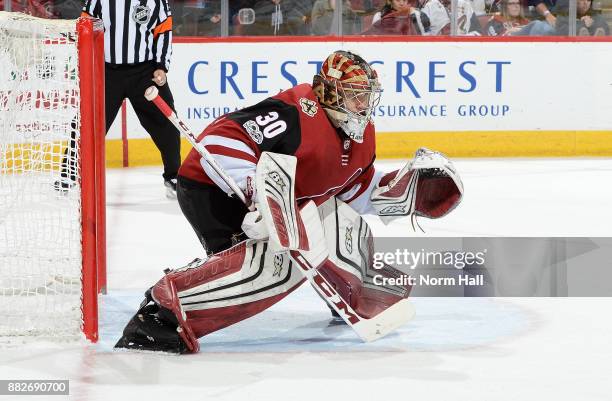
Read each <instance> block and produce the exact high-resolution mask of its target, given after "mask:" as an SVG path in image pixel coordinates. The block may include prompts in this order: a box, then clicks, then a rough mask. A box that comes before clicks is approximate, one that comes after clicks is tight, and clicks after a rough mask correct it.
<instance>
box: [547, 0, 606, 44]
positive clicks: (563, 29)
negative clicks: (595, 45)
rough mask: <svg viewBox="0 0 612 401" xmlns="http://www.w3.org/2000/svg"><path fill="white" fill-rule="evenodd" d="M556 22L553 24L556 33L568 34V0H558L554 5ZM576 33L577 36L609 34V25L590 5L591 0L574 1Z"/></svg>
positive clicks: (569, 22)
mask: <svg viewBox="0 0 612 401" xmlns="http://www.w3.org/2000/svg"><path fill="white" fill-rule="evenodd" d="M555 14H557V22H556V24H555V28H556V32H557V35H562V36H566V35H568V34H569V27H570V24H571V23H572V22H571V21H570V17H569V15H568V14H569V0H559V1H557V4H556V6H555ZM576 17H577V18H576V20H575V21H574V23H575V24H576V35H578V36H606V35H609V34H610V27H609V26H608V24H607V22H606V20H605V19H604V18H603V17H602V16H601V14H599V13H595V12H594V11H593V9H592V7H591V0H577V3H576Z"/></svg>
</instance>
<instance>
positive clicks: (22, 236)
mask: <svg viewBox="0 0 612 401" xmlns="http://www.w3.org/2000/svg"><path fill="white" fill-rule="evenodd" d="M0 55H1V56H2V60H3V63H0V81H1V82H0V315H1V316H3V318H2V319H0V344H1V343H3V342H9V343H10V342H13V340H14V339H15V338H16V337H17V338H23V339H26V338H32V337H33V338H44V339H51V340H53V339H56V338H62V339H63V338H67V337H74V338H78V337H80V336H81V334H79V332H81V333H83V334H84V336H85V337H86V338H87V339H89V340H90V341H93V342H95V341H97V340H98V293H101V292H105V291H106V227H105V220H106V213H105V203H106V200H105V149H104V141H105V132H106V127H105V111H104V110H105V105H104V29H103V25H102V22H101V21H99V20H96V19H91V18H79V19H77V20H49V19H40V18H35V17H32V16H28V15H25V14H21V13H8V12H0ZM67 166H69V167H67ZM66 171H70V173H67V172H66ZM67 177H70V181H68V178H67ZM63 184H65V185H66V186H63Z"/></svg>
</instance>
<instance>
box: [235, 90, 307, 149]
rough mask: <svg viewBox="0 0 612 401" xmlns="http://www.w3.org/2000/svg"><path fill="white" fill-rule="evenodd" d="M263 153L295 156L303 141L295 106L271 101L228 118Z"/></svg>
mask: <svg viewBox="0 0 612 401" xmlns="http://www.w3.org/2000/svg"><path fill="white" fill-rule="evenodd" d="M227 118H228V119H229V120H232V121H234V122H235V123H237V124H238V125H239V126H240V127H241V128H242V129H243V130H244V133H245V134H246V135H248V136H249V137H250V139H251V140H252V141H253V142H255V143H256V144H257V146H258V147H259V149H260V150H261V151H262V152H264V151H268V152H276V153H283V154H294V153H295V151H296V150H297V148H298V147H299V146H300V142H301V127H300V116H299V111H298V110H297V108H296V106H295V105H292V104H287V103H285V102H283V101H281V100H278V99H273V98H268V99H265V100H263V101H261V102H259V103H257V104H255V105H253V106H249V107H247V108H244V109H242V110H238V111H235V112H233V113H230V114H228V115H227Z"/></svg>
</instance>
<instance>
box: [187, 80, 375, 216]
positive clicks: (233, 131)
mask: <svg viewBox="0 0 612 401" xmlns="http://www.w3.org/2000/svg"><path fill="white" fill-rule="evenodd" d="M374 135H375V134H374V126H373V125H372V124H371V123H370V124H368V126H367V128H366V131H365V134H364V140H363V143H356V142H354V141H352V140H351V139H349V138H348V137H346V136H345V135H344V134H343V133H342V132H341V131H340V130H339V129H336V128H335V127H334V126H333V125H332V123H331V122H330V120H329V119H328V117H327V115H326V113H325V111H324V110H323V109H322V107H321V106H320V104H319V102H318V101H317V98H316V96H315V94H314V93H313V91H312V87H311V86H310V85H309V84H302V85H298V86H296V87H294V88H292V89H289V90H286V91H283V92H281V93H279V94H278V95H276V96H273V97H270V98H268V99H266V100H264V101H262V102H260V103H257V104H255V105H253V106H250V107H247V108H245V109H242V110H239V111H235V112H232V113H229V114H226V115H224V116H222V117H220V118H218V119H217V120H215V121H214V122H213V123H211V124H210V125H209V126H208V127H206V129H205V130H204V131H203V132H202V133H201V134H200V136H199V137H198V141H199V142H200V143H202V144H203V145H204V146H205V147H206V149H207V150H208V151H209V152H210V153H211V154H213V156H214V157H215V159H216V160H217V162H218V163H219V164H220V165H221V166H222V167H223V168H224V169H225V171H226V172H227V173H228V174H229V175H230V176H231V177H232V178H233V179H234V180H235V181H236V183H238V185H239V186H240V187H241V188H243V189H246V188H247V180H248V179H247V177H251V176H253V175H254V174H255V167H256V164H257V160H258V159H259V157H260V155H261V152H264V151H269V152H275V153H281V154H287V155H294V156H295V157H296V158H297V170H296V179H295V194H296V197H297V198H298V200H307V199H312V200H313V201H314V202H315V203H316V204H317V205H320V204H322V203H323V202H325V201H326V200H327V199H329V198H330V197H331V196H336V195H341V196H340V198H341V199H343V200H344V201H346V202H351V201H353V200H355V199H357V198H358V197H359V196H360V195H362V194H363V195H365V193H364V192H366V191H367V190H368V188H370V187H371V184H372V180H373V176H374V166H373V163H374V159H375V137H374ZM179 175H180V176H181V177H184V178H187V179H189V180H191V181H196V182H199V183H202V184H207V185H213V184H214V185H218V186H219V187H220V188H221V189H223V190H224V191H226V192H228V193H229V192H230V190H229V188H228V187H227V186H226V185H225V183H223V182H222V181H221V179H220V178H219V177H218V176H217V175H216V174H215V173H214V171H212V169H210V167H209V166H208V165H207V164H206V163H203V162H202V160H201V156H200V154H199V153H198V152H197V151H196V150H195V149H192V150H191V152H190V153H189V155H188V156H187V159H186V160H185V161H184V162H183V164H182V166H181V168H180V170H179ZM370 190H371V188H370ZM368 193H369V192H368ZM361 198H365V196H364V197H361ZM366 202H367V201H366ZM360 203H361V202H360ZM367 203H369V202H367ZM364 206H365V204H364ZM357 210H358V211H359V208H357Z"/></svg>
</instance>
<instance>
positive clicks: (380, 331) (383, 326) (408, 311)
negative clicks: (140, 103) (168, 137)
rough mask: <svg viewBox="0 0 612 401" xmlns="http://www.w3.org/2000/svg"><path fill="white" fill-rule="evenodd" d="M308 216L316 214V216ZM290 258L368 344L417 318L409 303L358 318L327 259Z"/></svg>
mask: <svg viewBox="0 0 612 401" xmlns="http://www.w3.org/2000/svg"><path fill="white" fill-rule="evenodd" d="M145 98H146V99H147V100H148V101H151V102H153V103H154V104H155V105H156V106H157V108H158V109H159V110H160V111H161V112H162V114H164V116H166V118H168V120H170V122H172V124H173V125H174V126H175V127H176V128H177V129H178V130H179V132H181V134H183V135H184V136H185V137H186V138H187V140H188V141H189V142H190V143H191V145H192V146H193V147H194V148H195V149H196V150H197V151H198V153H200V155H201V156H202V157H203V158H204V160H205V161H206V163H208V164H209V166H210V167H211V168H212V169H213V170H214V171H215V172H216V173H217V174H218V175H219V176H220V177H221V178H222V179H223V181H224V182H225V183H226V184H227V185H228V187H229V188H230V189H231V190H232V191H233V192H234V193H235V195H236V196H238V197H239V198H240V200H242V201H243V202H244V204H245V205H247V207H248V208H249V210H251V211H252V210H254V209H255V208H254V205H253V203H252V202H250V201H249V200H248V199H247V197H246V196H245V194H244V193H243V192H242V190H241V189H240V188H239V187H238V185H237V184H236V183H235V182H234V180H233V179H232V178H231V177H230V176H229V175H228V174H227V173H226V172H225V170H223V168H222V167H221V166H220V165H219V164H218V163H217V162H216V160H215V159H214V157H213V156H212V155H211V154H210V153H209V152H208V151H207V150H206V149H205V148H204V146H203V145H202V144H201V143H199V142H198V141H197V138H196V137H195V135H194V134H193V133H192V132H191V130H190V129H189V128H188V127H187V125H186V124H185V123H184V122H183V121H181V120H180V119H179V118H178V116H177V115H176V113H175V112H174V111H173V110H172V109H171V108H170V107H169V106H168V104H167V103H166V102H165V101H164V99H162V98H161V97H160V96H159V92H158V90H157V88H156V87H155V86H151V87H149V88H148V89H147V90H146V91H145ZM308 206H309V205H307V207H306V209H310V208H309V207H308ZM308 214H312V212H311V213H308ZM289 255H290V257H291V259H292V260H293V261H294V262H295V263H296V264H297V266H298V267H299V269H298V270H300V272H301V273H302V274H303V275H304V277H305V278H306V279H307V280H308V281H309V282H310V284H311V285H312V287H313V288H314V289H315V290H316V291H317V293H319V295H320V296H321V297H322V298H323V299H325V301H326V302H327V303H328V304H329V305H330V306H331V307H332V308H333V309H334V310H335V311H336V312H337V313H338V314H339V315H340V316H341V317H342V319H343V320H344V321H345V322H346V324H347V325H349V326H350V327H351V328H352V329H353V330H354V331H355V332H356V333H357V335H358V336H359V337H360V338H361V339H362V340H363V341H365V342H369V341H373V340H376V339H378V338H380V337H383V336H385V335H387V334H389V333H390V332H391V331H393V330H395V329H396V328H398V327H399V326H401V325H403V324H404V323H406V322H407V321H409V320H410V319H411V318H412V317H413V316H414V307H413V306H412V304H411V303H410V302H409V301H408V300H407V299H402V300H400V301H398V302H396V303H395V304H394V305H392V306H391V307H389V308H387V309H385V310H384V311H382V312H380V313H379V314H377V315H376V316H374V317H372V318H369V319H368V318H364V317H362V316H360V315H359V314H357V312H355V310H354V309H353V308H352V307H351V306H350V305H349V304H348V302H346V301H345V300H344V299H342V297H341V296H340V294H339V293H338V291H336V289H335V288H334V286H333V285H331V284H330V283H329V281H327V279H325V277H323V275H321V274H320V272H319V271H318V268H319V267H320V266H321V265H322V264H323V263H324V262H325V260H326V258H325V257H324V258H321V257H317V258H314V259H315V260H316V261H317V262H318V263H316V265H314V264H313V263H311V261H309V258H308V257H306V256H305V253H304V252H302V251H300V250H289ZM319 256H320V255H319ZM311 259H312V258H311Z"/></svg>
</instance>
